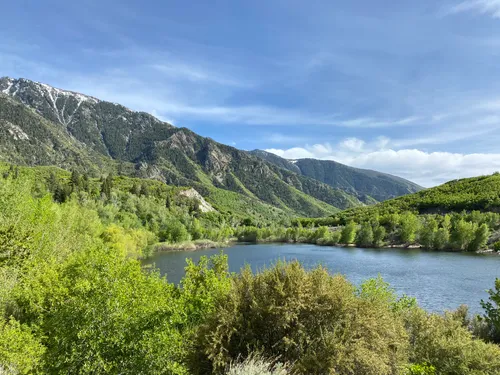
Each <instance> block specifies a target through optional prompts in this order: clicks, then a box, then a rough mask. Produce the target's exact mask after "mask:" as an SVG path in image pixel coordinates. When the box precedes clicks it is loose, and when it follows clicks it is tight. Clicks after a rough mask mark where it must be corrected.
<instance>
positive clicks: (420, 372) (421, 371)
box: [404, 363, 436, 375]
mask: <svg viewBox="0 0 500 375" xmlns="http://www.w3.org/2000/svg"><path fill="white" fill-rule="evenodd" d="M435 374H436V368H435V367H434V366H432V365H429V364H426V363H424V364H416V365H410V366H408V368H407V369H406V371H405V372H404V375H435Z"/></svg>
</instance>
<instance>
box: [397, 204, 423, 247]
mask: <svg viewBox="0 0 500 375" xmlns="http://www.w3.org/2000/svg"><path fill="white" fill-rule="evenodd" d="M418 224H419V222H418V218H417V217H416V216H415V215H414V214H412V213H411V212H406V213H404V214H403V215H401V219H400V227H399V238H400V240H401V242H402V243H405V244H411V243H413V242H414V241H415V237H416V234H417V231H418Z"/></svg>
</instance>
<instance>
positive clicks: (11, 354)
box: [0, 319, 45, 375]
mask: <svg viewBox="0 0 500 375" xmlns="http://www.w3.org/2000/svg"><path fill="white" fill-rule="evenodd" d="M44 351H45V348H44V347H43V346H42V344H41V343H40V341H39V340H38V339H37V338H35V336H33V334H32V332H31V330H30V329H29V328H28V327H27V326H25V325H21V324H20V323H19V322H17V321H16V320H14V319H11V320H10V321H8V322H4V321H0V374H6V375H8V374H31V373H33V372H34V370H35V369H36V368H37V367H38V365H39V364H40V362H41V360H42V355H43V353H44Z"/></svg>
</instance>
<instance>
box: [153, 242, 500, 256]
mask: <svg viewBox="0 0 500 375" xmlns="http://www.w3.org/2000/svg"><path fill="white" fill-rule="evenodd" d="M259 244H291V245H301V244H302V245H315V246H320V247H343V248H358V249H372V250H393V249H397V250H420V251H425V252H439V253H463V254H477V255H490V256H491V255H493V256H500V252H496V251H495V250H493V249H484V250H479V251H474V252H468V251H458V250H432V249H424V248H422V247H421V246H420V245H409V246H407V245H398V244H395V245H385V246H380V247H359V246H356V244H349V245H341V244H337V245H330V244H329V245H321V244H316V243H312V242H293V241H272V240H270V241H267V240H259V241H256V242H252V241H250V242H249V241H238V240H236V239H234V238H233V239H230V240H227V241H221V242H217V241H211V240H196V241H186V242H179V243H164V242H159V243H157V244H155V245H153V247H152V251H151V253H150V254H149V256H147V257H146V258H149V257H150V256H152V255H153V254H155V253H162V252H175V251H198V250H206V249H222V248H226V247H230V246H235V245H259Z"/></svg>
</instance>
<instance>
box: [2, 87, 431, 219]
mask: <svg viewBox="0 0 500 375" xmlns="http://www.w3.org/2000/svg"><path fill="white" fill-rule="evenodd" d="M0 136H1V137H0V161H4V162H10V163H15V164H20V165H30V166H34V165H56V166H60V167H62V168H65V169H78V170H83V171H86V172H88V173H91V174H93V175H96V176H98V175H100V174H104V173H120V174H124V175H131V176H135V177H141V178H155V179H159V180H162V181H165V182H166V183H167V184H172V185H178V186H191V187H194V188H195V189H196V190H197V191H199V192H200V193H201V194H202V195H203V196H204V197H205V198H207V200H208V201H209V202H210V201H211V200H212V202H214V200H216V197H220V196H221V194H226V195H228V196H230V199H231V200H233V201H241V202H248V204H249V205H250V206H252V205H253V206H255V205H262V206H265V207H266V209H267V210H269V209H271V207H274V208H275V209H277V210H279V211H278V212H283V214H287V215H300V216H324V215H328V214H332V213H334V212H337V211H338V210H342V209H347V208H352V207H358V206H362V205H365V204H370V203H375V202H378V201H383V200H385V199H388V198H392V197H396V196H400V195H404V194H408V193H412V192H415V191H419V190H421V187H420V186H418V185H416V184H413V183H411V182H409V181H407V180H404V179H401V178H398V177H395V176H391V175H387V174H383V173H379V172H375V171H368V170H361V169H355V168H351V167H348V166H346V165H343V164H339V163H336V162H333V161H324V160H314V159H302V160H297V161H289V160H286V159H283V158H280V157H278V156H276V155H273V154H269V153H267V152H265V151H259V150H256V151H251V152H247V151H242V150H238V149H236V148H234V147H230V146H227V145H223V144H220V143H218V142H216V141H214V140H212V139H210V138H205V137H202V136H199V135H197V134H196V133H194V132H192V131H191V130H189V129H186V128H180V127H174V126H173V125H171V124H169V123H166V122H163V121H160V120H159V119H157V118H155V117H154V116H152V115H149V114H147V113H144V112H136V111H132V110H130V109H128V108H126V107H124V106H122V105H119V104H116V103H110V102H107V101H102V100H99V99H97V98H94V97H91V96H87V95H83V94H80V93H76V92H72V91H67V90H61V89H58V88H55V87H52V86H49V85H46V84H43V83H38V82H34V81H30V80H27V79H12V78H7V77H4V78H1V79H0ZM215 203H216V202H215Z"/></svg>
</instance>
